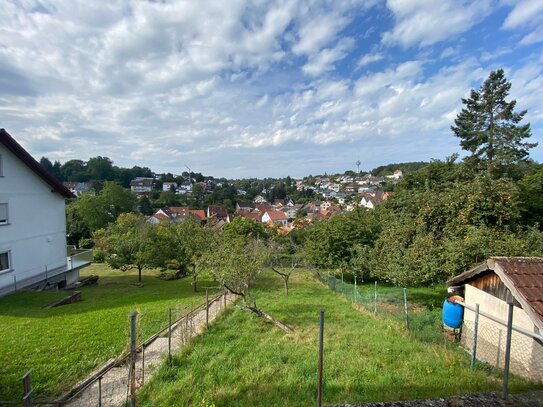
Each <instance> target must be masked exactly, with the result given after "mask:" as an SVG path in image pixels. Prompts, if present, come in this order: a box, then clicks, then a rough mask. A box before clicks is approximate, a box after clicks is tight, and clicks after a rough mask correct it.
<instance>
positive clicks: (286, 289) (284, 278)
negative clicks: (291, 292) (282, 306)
mask: <svg viewBox="0 0 543 407" xmlns="http://www.w3.org/2000/svg"><path fill="white" fill-rule="evenodd" d="M283 280H284V281H285V297H288V277H283Z"/></svg>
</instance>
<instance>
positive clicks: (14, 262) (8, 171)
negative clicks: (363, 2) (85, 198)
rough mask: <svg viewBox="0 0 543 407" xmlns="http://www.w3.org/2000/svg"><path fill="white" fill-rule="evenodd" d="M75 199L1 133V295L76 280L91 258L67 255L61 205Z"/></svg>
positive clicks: (56, 285) (69, 282) (6, 135)
mask: <svg viewBox="0 0 543 407" xmlns="http://www.w3.org/2000/svg"><path fill="white" fill-rule="evenodd" d="M73 197H74V195H73V194H72V193H71V192H70V190H69V189H68V188H66V187H65V186H64V185H62V183H61V182H60V181H58V180H57V179H56V178H54V177H53V176H51V175H50V174H49V173H48V172H47V171H46V170H45V169H44V168H43V167H42V166H41V165H40V164H39V163H38V162H37V161H36V160H35V159H34V158H32V156H31V155H30V154H29V153H28V152H27V151H26V150H25V149H24V148H23V147H22V146H21V145H20V144H18V143H17V142H16V141H15V140H14V139H13V138H12V137H11V136H10V135H9V134H8V133H7V132H6V131H5V130H4V129H0V295H5V294H7V293H9V292H12V291H16V290H20V289H23V288H32V287H39V288H47V287H63V286H66V285H70V284H72V283H75V282H77V281H78V279H79V270H80V269H81V268H82V267H85V266H88V265H89V264H90V257H89V258H87V257H85V258H84V259H83V257H84V256H77V257H76V256H73V257H72V256H71V257H68V256H67V254H68V253H67V246H66V214H65V207H64V206H65V199H66V198H73ZM87 254H88V253H87Z"/></svg>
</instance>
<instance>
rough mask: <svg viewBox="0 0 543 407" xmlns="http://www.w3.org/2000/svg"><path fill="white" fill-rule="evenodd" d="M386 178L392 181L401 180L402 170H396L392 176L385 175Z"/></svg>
mask: <svg viewBox="0 0 543 407" xmlns="http://www.w3.org/2000/svg"><path fill="white" fill-rule="evenodd" d="M387 178H392V179H394V180H399V179H401V178H403V172H402V170H396V171H394V173H393V174H392V175H387Z"/></svg>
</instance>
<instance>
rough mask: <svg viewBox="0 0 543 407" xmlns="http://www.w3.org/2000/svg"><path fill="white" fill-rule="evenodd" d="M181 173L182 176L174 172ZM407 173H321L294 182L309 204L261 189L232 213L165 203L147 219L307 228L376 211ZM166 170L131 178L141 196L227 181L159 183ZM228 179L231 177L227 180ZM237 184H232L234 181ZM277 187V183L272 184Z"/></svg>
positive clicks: (72, 186) (206, 189) (83, 189)
mask: <svg viewBox="0 0 543 407" xmlns="http://www.w3.org/2000/svg"><path fill="white" fill-rule="evenodd" d="M174 177H180V176H174ZM402 177H403V173H402V171H401V170H400V169H398V170H395V171H394V172H393V173H392V174H391V175H387V176H372V175H371V174H366V175H356V174H355V175H341V176H337V177H333V176H317V177H311V180H310V181H309V180H308V179H307V178H306V179H301V180H294V182H295V186H296V190H297V191H300V192H304V193H305V192H306V193H307V194H308V195H309V196H311V197H314V198H315V199H314V200H312V201H310V202H308V203H297V202H294V201H293V200H292V199H290V198H288V197H286V198H284V199H274V200H273V202H268V201H267V200H266V198H265V196H266V193H267V192H268V191H267V190H263V191H261V195H257V196H255V197H254V199H253V200H252V201H244V200H238V201H236V202H235V210H234V211H232V212H228V209H227V208H226V206H224V205H220V204H217V205H209V206H207V208H205V209H191V208H189V207H183V206H167V207H162V208H159V209H158V210H156V211H155V212H154V213H153V214H152V215H151V216H150V217H149V221H150V222H152V223H158V222H160V221H171V222H181V221H183V220H186V219H188V218H192V219H195V220H197V221H199V222H206V223H207V224H209V225H213V227H214V228H216V229H222V227H223V226H224V224H225V223H229V222H231V221H232V220H233V219H234V218H237V217H240V218H250V219H252V220H254V221H255V222H257V223H265V224H269V225H272V224H276V225H278V226H279V227H280V230H281V232H282V233H288V232H290V231H291V230H292V229H293V228H303V227H305V226H307V224H310V223H312V222H315V221H318V220H323V219H328V218H329V217H330V216H332V215H333V214H342V213H345V212H350V211H352V210H353V209H354V208H356V207H363V208H367V209H374V208H375V207H376V206H377V205H380V204H381V203H383V202H384V201H386V200H387V199H388V198H389V197H390V196H392V194H393V192H384V191H383V190H382V186H383V185H385V184H386V183H389V184H394V183H395V182H397V181H399V180H401V179H402ZM163 178H164V174H159V175H156V176H155V177H137V178H134V179H133V180H131V181H130V190H131V191H132V192H133V193H134V194H135V195H136V196H137V197H138V199H142V198H144V197H145V198H147V197H149V195H150V194H152V193H153V192H157V191H160V190H159V189H158V187H159V186H160V185H161V186H162V190H161V191H162V192H173V193H175V194H176V195H180V196H183V195H190V194H191V193H192V191H193V188H194V187H197V188H200V189H201V190H202V191H203V193H204V194H206V193H210V192H211V191H213V190H214V189H216V188H222V187H223V186H224V183H220V182H216V181H214V180H207V181H205V182H192V179H190V180H189V181H187V182H184V183H179V184H178V183H176V182H168V181H164V182H161V179H163ZM226 182H228V181H226ZM63 184H64V186H65V187H66V188H68V189H69V190H70V191H71V192H72V193H73V194H74V195H75V196H80V195H81V194H83V193H92V188H91V184H90V183H85V182H64V183H63ZM231 185H232V186H233V184H231ZM271 189H273V185H272V186H271ZM236 192H237V195H238V196H239V197H242V198H243V197H246V195H247V191H245V190H243V189H237V191H236Z"/></svg>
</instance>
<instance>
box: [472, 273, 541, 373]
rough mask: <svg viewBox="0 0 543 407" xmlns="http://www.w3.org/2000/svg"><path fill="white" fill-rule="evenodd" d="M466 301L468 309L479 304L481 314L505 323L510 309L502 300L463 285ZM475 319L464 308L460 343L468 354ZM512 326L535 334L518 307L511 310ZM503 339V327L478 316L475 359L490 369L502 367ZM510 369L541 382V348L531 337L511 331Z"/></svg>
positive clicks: (530, 321)
mask: <svg viewBox="0 0 543 407" xmlns="http://www.w3.org/2000/svg"><path fill="white" fill-rule="evenodd" d="M465 301H466V304H469V305H471V306H475V304H479V309H480V311H481V312H485V313H487V314H490V315H492V316H493V317H496V318H500V319H501V320H503V321H507V316H508V309H509V306H508V305H507V303H506V302H505V301H502V300H500V299H499V298H497V297H494V296H493V295H490V294H488V293H486V292H484V291H482V290H480V289H478V288H476V287H473V286H471V285H469V284H466V286H465ZM474 320H475V313H474V312H473V311H470V310H468V309H465V310H464V325H463V327H462V344H463V346H464V347H465V348H466V349H468V350H470V351H471V350H472V348H473V332H474ZM513 324H514V325H516V326H519V327H522V328H524V329H527V330H529V331H531V332H534V333H537V332H538V330H537V327H536V326H535V325H534V323H533V322H532V320H531V319H530V317H529V316H528V314H527V313H526V312H525V311H524V310H523V309H521V308H518V307H513ZM506 336H507V328H506V327H505V326H503V325H501V324H498V323H496V322H494V321H492V320H491V319H489V318H486V317H484V316H482V315H481V316H480V317H479V329H478V335H477V338H478V340H477V342H478V343H477V358H478V359H479V360H482V361H485V362H487V363H489V364H491V365H492V366H496V367H498V368H503V367H504V361H505V342H506ZM510 369H511V371H512V372H513V373H515V374H518V375H520V376H523V377H526V378H528V379H531V380H535V381H540V382H543V346H542V345H541V344H539V343H538V342H537V341H536V340H534V339H532V338H531V337H529V336H526V335H524V334H521V333H519V332H516V331H513V334H512V339H511V365H510Z"/></svg>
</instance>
